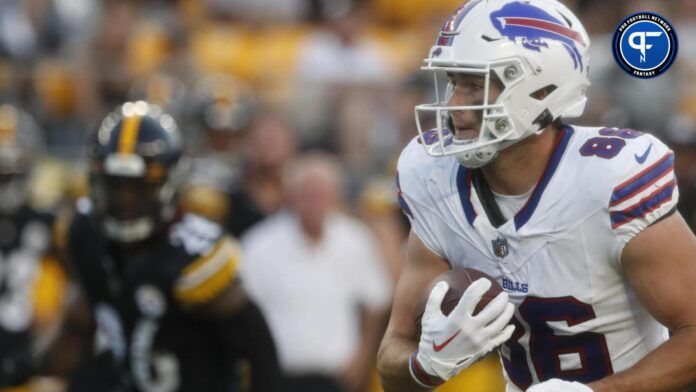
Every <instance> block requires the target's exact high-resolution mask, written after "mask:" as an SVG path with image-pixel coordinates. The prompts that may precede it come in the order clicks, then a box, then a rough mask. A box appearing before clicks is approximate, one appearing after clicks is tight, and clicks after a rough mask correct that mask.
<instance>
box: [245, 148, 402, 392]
mask: <svg viewBox="0 0 696 392" xmlns="http://www.w3.org/2000/svg"><path fill="white" fill-rule="evenodd" d="M286 186H287V191H288V196H289V207H290V208H289V209H287V210H285V211H282V212H280V213H278V214H276V215H273V216H270V217H269V218H267V219H266V220H265V221H262V222H261V223H259V224H258V225H257V226H255V227H253V228H252V229H251V230H250V231H249V233H248V234H247V235H246V236H245V237H243V239H242V246H243V248H244V250H245V255H246V261H245V263H244V264H245V266H244V273H243V277H244V281H245V282H246V285H247V287H248V289H249V291H250V292H251V294H252V296H253V297H254V298H256V300H257V301H258V303H259V306H260V307H261V309H262V311H263V312H264V314H265V315H266V317H267V318H268V320H269V324H270V327H271V331H272V333H273V336H274V338H275V340H276V343H277V345H278V351H279V356H280V360H281V365H282V367H283V369H284V371H285V373H286V374H287V376H288V379H287V381H286V385H287V387H288V390H289V391H312V390H317V391H349V390H360V388H362V386H363V385H364V383H365V381H366V379H367V375H368V370H369V369H370V365H371V363H372V357H373V356H374V354H375V352H376V349H377V343H378V340H379V336H380V335H381V332H382V329H381V328H382V325H383V322H384V321H385V318H384V317H385V310H386V308H387V307H388V305H389V300H390V295H391V287H390V283H389V279H388V276H387V273H386V270H385V266H384V264H383V262H382V260H381V259H380V256H379V254H378V248H377V246H376V243H375V241H374V238H373V237H372V235H371V233H370V232H369V231H368V229H367V227H366V226H364V225H363V224H362V223H360V222H359V221H357V220H355V219H353V218H351V217H349V216H347V215H345V214H344V213H342V212H340V211H339V210H338V206H339V203H340V193H341V174H340V170H339V168H338V166H337V164H336V163H335V162H334V161H333V160H332V159H331V158H330V157H328V156H324V155H318V154H315V155H309V156H306V157H304V158H301V159H299V160H298V161H297V162H296V163H295V164H294V165H293V166H292V167H291V168H290V170H288V176H287V182H286Z"/></svg>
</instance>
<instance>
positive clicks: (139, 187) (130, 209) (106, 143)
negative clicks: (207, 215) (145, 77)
mask: <svg viewBox="0 0 696 392" xmlns="http://www.w3.org/2000/svg"><path fill="white" fill-rule="evenodd" d="M181 148H182V147H181V135H180V133H179V129H178V128H177V125H176V122H175V121H174V119H173V118H172V117H171V116H170V115H168V114H166V113H163V112H162V110H161V109H160V108H159V107H158V106H156V105H151V104H148V103H147V102H145V101H137V102H126V103H124V104H123V105H122V106H120V107H118V108H117V109H116V110H115V111H114V112H113V113H111V114H109V115H108V116H107V117H106V118H105V119H104V121H103V122H102V124H101V126H100V127H99V130H98V132H97V134H96V137H95V139H94V140H93V142H92V143H91V146H90V149H89V154H90V159H91V164H90V195H91V198H92V201H93V202H94V205H95V208H96V211H97V213H98V214H100V215H101V217H102V219H103V226H104V229H105V232H106V235H107V236H108V237H109V238H110V239H112V240H114V241H116V242H122V243H132V242H137V241H141V240H144V239H146V238H148V237H150V236H151V235H152V234H153V233H154V232H155V229H157V228H158V227H159V226H161V225H162V224H164V223H166V222H168V221H169V220H171V218H172V217H173V214H174V212H175V207H176V206H175V203H176V195H177V190H178V188H179V185H180V184H181V182H182V180H183V167H182V166H183V165H182V163H181V162H180V161H181Z"/></svg>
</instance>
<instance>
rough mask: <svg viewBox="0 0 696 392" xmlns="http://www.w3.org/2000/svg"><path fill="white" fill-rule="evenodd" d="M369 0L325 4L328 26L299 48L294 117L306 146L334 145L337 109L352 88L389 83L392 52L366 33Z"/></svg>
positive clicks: (324, 25) (324, 26) (324, 146)
mask: <svg viewBox="0 0 696 392" xmlns="http://www.w3.org/2000/svg"><path fill="white" fill-rule="evenodd" d="M363 3H364V1H354V2H348V1H343V2H336V5H334V6H333V7H330V6H327V7H324V8H323V13H324V15H323V16H324V24H323V28H322V29H320V30H318V31H317V32H316V33H313V34H311V35H310V36H309V37H308V38H307V39H306V41H305V42H304V44H303V45H302V46H301V47H300V48H299V51H298V55H297V59H298V62H297V65H296V67H295V83H296V96H297V98H298V99H295V100H294V102H292V105H291V106H292V107H293V110H292V112H293V115H294V118H293V121H295V123H296V124H297V125H298V129H302V130H303V134H302V135H301V139H302V140H301V141H302V144H303V145H308V146H311V147H322V148H329V149H333V148H335V147H336V143H337V142H338V141H337V140H335V133H334V132H333V129H334V125H335V124H333V122H334V121H335V120H336V119H335V116H334V114H335V111H336V110H335V108H336V107H338V106H339V105H340V104H341V103H342V102H343V101H344V99H343V95H344V94H345V89H346V87H350V88H351V89H352V88H355V87H356V86H363V87H366V86H372V87H375V86H377V85H380V84H383V83H385V81H386V80H388V78H389V76H390V73H389V69H388V67H387V61H386V60H387V59H386V54H385V53H384V52H383V51H382V50H380V47H379V45H378V44H377V42H376V40H375V39H374V38H372V37H370V36H369V35H366V34H365V32H366V29H367V25H368V15H367V10H366V8H365V4H363Z"/></svg>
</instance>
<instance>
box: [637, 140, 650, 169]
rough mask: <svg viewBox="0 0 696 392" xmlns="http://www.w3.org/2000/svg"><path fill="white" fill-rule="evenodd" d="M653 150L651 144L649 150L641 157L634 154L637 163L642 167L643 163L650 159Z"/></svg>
mask: <svg viewBox="0 0 696 392" xmlns="http://www.w3.org/2000/svg"><path fill="white" fill-rule="evenodd" d="M651 148H652V143H650V145H649V146H648V149H647V150H645V152H644V153H643V155H640V156H639V155H638V154H634V156H635V157H636V162H638V163H640V164H641V165H642V164H643V162H645V160H646V159H648V155H650V149H651Z"/></svg>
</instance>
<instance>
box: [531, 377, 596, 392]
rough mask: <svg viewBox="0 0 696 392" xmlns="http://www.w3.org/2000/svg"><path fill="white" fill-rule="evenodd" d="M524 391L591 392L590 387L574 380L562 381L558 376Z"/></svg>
mask: <svg viewBox="0 0 696 392" xmlns="http://www.w3.org/2000/svg"><path fill="white" fill-rule="evenodd" d="M526 392H592V388H590V387H588V386H587V385H585V384H580V383H579V382H576V381H563V380H560V379H558V378H552V379H550V380H547V381H544V382H542V383H541V384H537V385H533V386H531V387H529V388H527V391H526Z"/></svg>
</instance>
